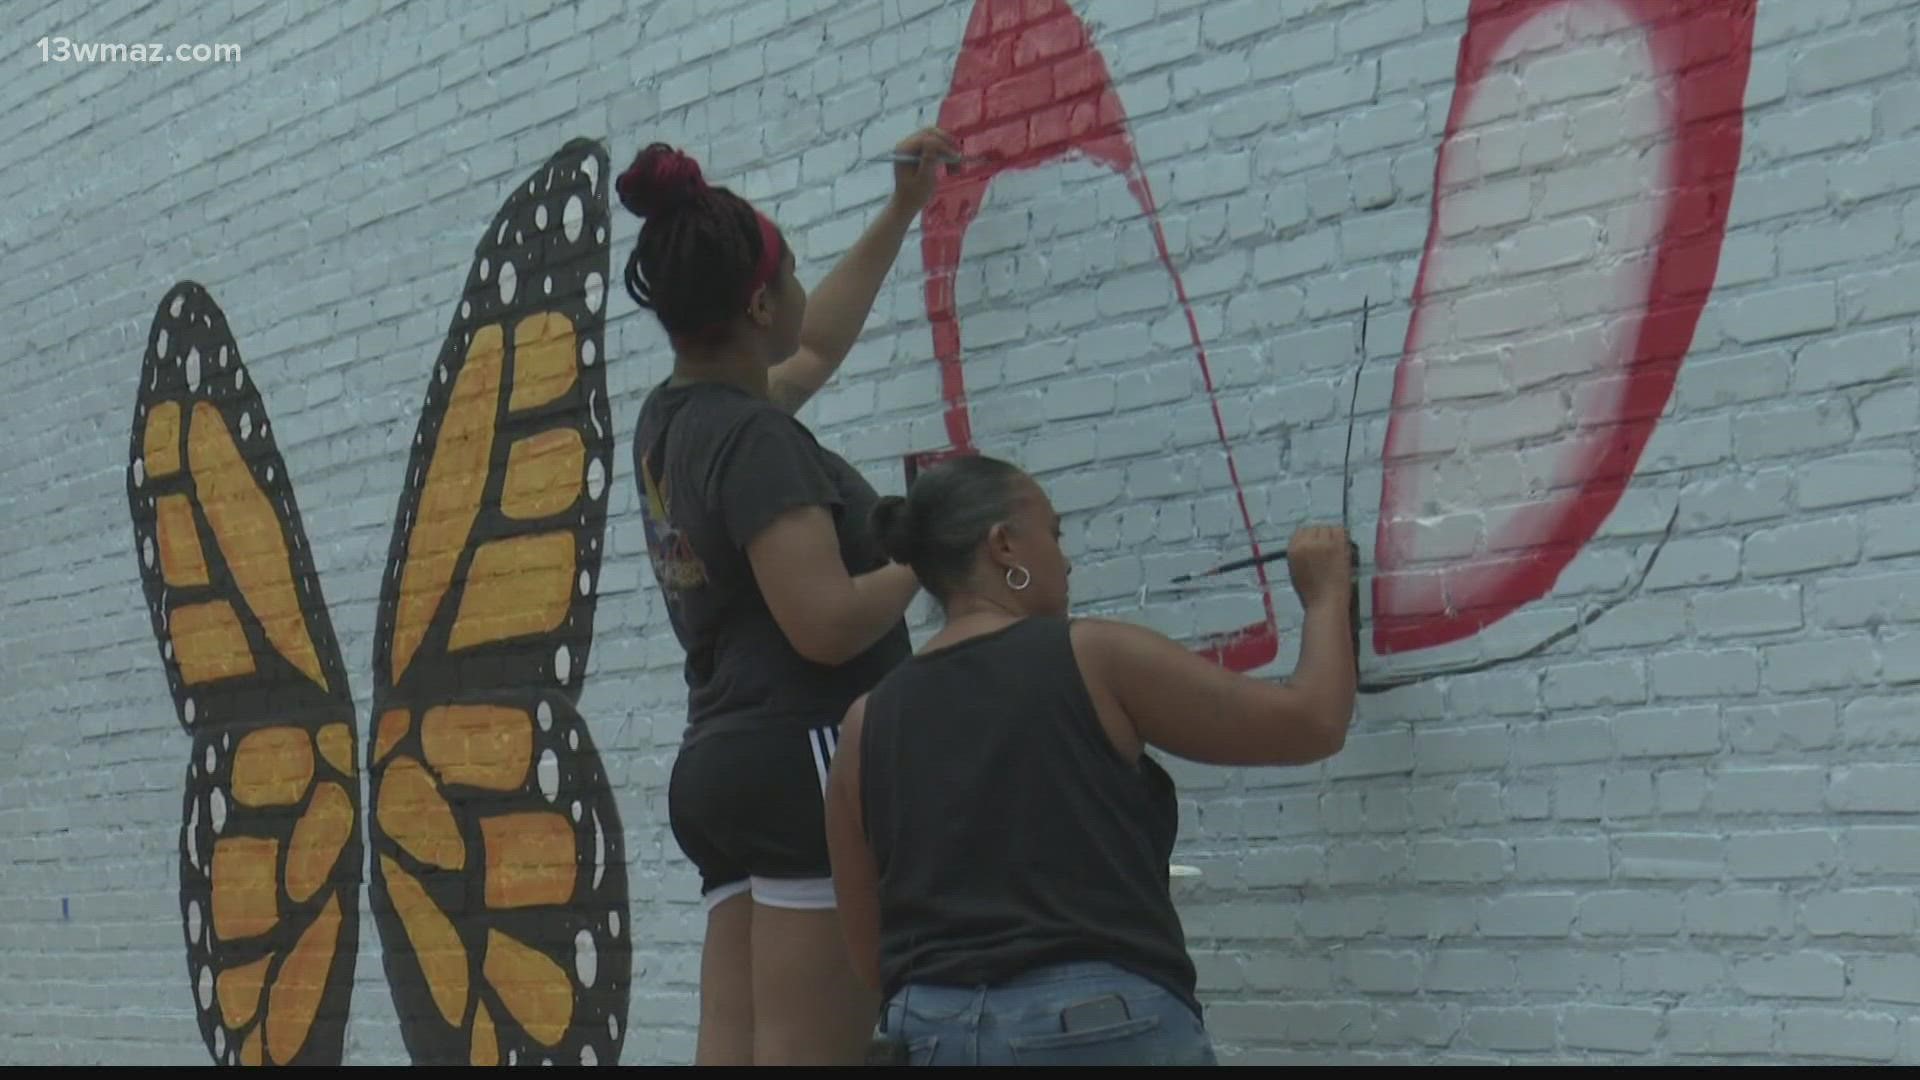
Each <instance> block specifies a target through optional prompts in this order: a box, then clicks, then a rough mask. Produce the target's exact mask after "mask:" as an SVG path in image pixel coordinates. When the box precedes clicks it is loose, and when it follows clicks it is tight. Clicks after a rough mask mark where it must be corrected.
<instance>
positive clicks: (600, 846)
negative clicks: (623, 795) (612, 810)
mask: <svg viewBox="0 0 1920 1080" xmlns="http://www.w3.org/2000/svg"><path fill="white" fill-rule="evenodd" d="M606 874H607V834H606V833H605V832H603V831H601V829H600V811H598V810H595V811H594V812H593V887H594V888H596V889H597V888H599V887H600V879H601V878H603V877H605V876H606Z"/></svg>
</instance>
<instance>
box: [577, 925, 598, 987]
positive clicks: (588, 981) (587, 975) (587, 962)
mask: <svg viewBox="0 0 1920 1080" xmlns="http://www.w3.org/2000/svg"><path fill="white" fill-rule="evenodd" d="M573 973H574V974H575V975H578V976H580V985H581V986H592V985H593V980H594V979H595V978H597V977H598V976H599V974H600V954H599V953H598V952H597V951H596V950H595V949H594V947H593V934H592V933H591V932H590V931H587V930H582V931H580V932H579V933H577V934H575V935H573Z"/></svg>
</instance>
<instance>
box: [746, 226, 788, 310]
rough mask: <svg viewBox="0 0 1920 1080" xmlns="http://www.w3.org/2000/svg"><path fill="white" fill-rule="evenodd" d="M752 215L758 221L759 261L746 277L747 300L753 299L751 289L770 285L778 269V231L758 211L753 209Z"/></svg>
mask: <svg viewBox="0 0 1920 1080" xmlns="http://www.w3.org/2000/svg"><path fill="white" fill-rule="evenodd" d="M753 217H754V220H756V221H758V222H759V223H760V261H759V262H758V263H756V264H755V265H754V268H753V276H752V277H750V278H748V279H747V296H746V299H748V300H752V299H753V290H755V289H758V288H759V287H761V286H762V285H771V284H772V283H773V275H774V274H776V273H778V272H779V270H780V231H779V230H778V229H775V228H774V227H773V222H771V221H768V220H767V215H765V214H763V213H761V212H760V211H758V210H755V211H754V212H753Z"/></svg>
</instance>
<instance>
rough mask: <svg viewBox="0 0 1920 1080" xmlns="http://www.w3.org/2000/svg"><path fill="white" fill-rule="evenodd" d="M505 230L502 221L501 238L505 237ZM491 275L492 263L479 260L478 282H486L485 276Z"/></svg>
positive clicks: (505, 226) (504, 224)
mask: <svg viewBox="0 0 1920 1080" xmlns="http://www.w3.org/2000/svg"><path fill="white" fill-rule="evenodd" d="M506 229H507V224H506V222H504V221H503V222H501V223H500V234H501V235H502V236H505V235H506ZM491 273H493V263H492V262H491V261H489V260H487V259H481V260H480V280H481V281H485V280H487V275H488V274H491Z"/></svg>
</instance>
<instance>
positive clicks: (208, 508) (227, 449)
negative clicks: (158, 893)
mask: <svg viewBox="0 0 1920 1080" xmlns="http://www.w3.org/2000/svg"><path fill="white" fill-rule="evenodd" d="M129 459H130V460H129V465H128V469H127V499H128V504H129V506H130V508H131V511H132V518H133V529H134V544H135V548H136V553H137V558H138V561H139V566H140V580H141V584H142V586H143V587H144V589H145V593H146V600H147V608H148V612H149V614H150V615H151V617H152V620H153V632H154V637H155V639H156V640H157V642H158V644H159V646H160V652H161V657H162V659H163V661H164V665H165V668H166V674H167V684H168V687H169V689H170V690H171V691H172V696H173V701H174V707H175V708H176V710H178V712H179V716H180V721H181V723H182V725H184V726H185V727H186V729H187V730H188V732H189V733H190V734H191V735H192V736H193V754H192V757H191V758H190V759H189V761H188V763H187V783H186V798H185V800H184V802H183V804H182V809H181V814H182V824H181V829H180V909H181V917H182V920H183V922H184V923H185V927H186V938H187V970H188V979H189V981H190V983H191V985H192V992H193V998H194V1004H195V1006H196V1009H197V1011H198V1015H199V1021H200V1031H201V1035H202V1037H203V1038H205V1040H206V1043H207V1048H208V1050H210V1051H211V1052H212V1054H213V1058H214V1060H215V1061H216V1062H219V1063H224V1064H254V1065H258V1064H283V1065H337V1064H339V1063H340V1055H341V1049H342V1044H343V1041H344V1036H345V1032H346V1019H347V1008H348V1001H349V998H350V997H351V994H352V989H353V969H354V959H355V956H356V954H357V952H358V949H359V937H360V935H359V923H360V916H359V911H360V908H359V892H360V866H361V855H362V852H361V840H360V828H359V820H360V781H359V778H358V777H357V776H355V775H354V762H355V760H356V758H357V756H358V755H357V752H356V750H355V746H354V714H353V698H352V695H351V694H350V693H349V691H348V689H347V679H346V670H345V668H344V667H343V665H342V664H341V660H340V647H339V644H338V643H337V642H336V640H335V638H334V633H333V626H332V624H331V622H330V621H329V620H328V618H327V612H326V603H325V601H324V600H323V599H322V597H321V593H320V582H319V578H318V576H317V575H316V574H315V573H314V568H313V557H312V554H311V551H310V549H309V547H308V544H307V537H306V531H305V529H304V528H302V526H301V523H300V511H299V507H298V506H297V505H296V504H295V502H294V496H293V484H292V482H291V480H290V478H289V477H288V476H287V467H286V462H285V461H284V460H282V459H281V457H280V451H279V449H278V447H277V446H276V445H275V443H274V439H273V433H272V431H271V429H270V424H269V422H268V417H267V411H266V407H265V405H264V404H263V403H262V402H261V400H260V395H259V392H258V390H256V389H255V387H254V385H253V382H252V380H251V379H250V378H249V377H248V373H247V368H246V365H245V364H244V363H242V362H241V359H240V350H239V347H238V346H237V345H236V344H235V342H234V339H233V335H232V333H231V331H230V330H229V329H228V327H227V321H226V317H225V316H224V314H223V313H222V312H221V311H220V308H219V306H218V305H216V304H215V303H214V301H213V298H212V297H211V296H209V295H208V294H207V291H206V290H205V289H203V288H201V287H200V286H199V285H196V284H193V283H191V282H182V283H180V284H177V285H175V286H174V287H173V288H172V289H170V290H168V292H167V294H166V296H165V297H163V298H162V299H161V301H160V307H159V310H158V311H157V312H156V313H155V315H154V320H153V326H152V328H151V330H150V331H149V334H148V345H147V351H146V357H145V360H144V362H143V363H142V365H141V369H140V390H139V396H138V400H137V403H136V406H135V412H134V424H133V439H132V446H131V448H130V449H129Z"/></svg>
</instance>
